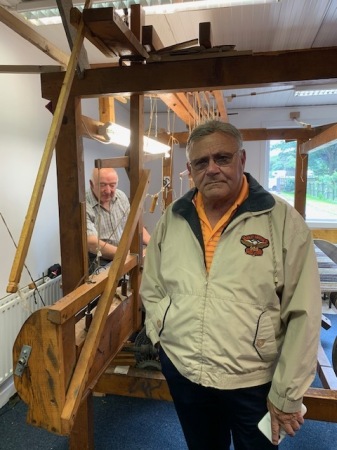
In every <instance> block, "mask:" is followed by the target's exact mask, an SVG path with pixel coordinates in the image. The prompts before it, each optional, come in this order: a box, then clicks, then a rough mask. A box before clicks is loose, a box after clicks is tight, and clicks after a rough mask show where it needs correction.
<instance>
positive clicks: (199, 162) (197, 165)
mask: <svg viewBox="0 0 337 450" xmlns="http://www.w3.org/2000/svg"><path fill="white" fill-rule="evenodd" d="M240 150H241V149H237V150H236V151H235V152H234V153H216V154H215V155H212V156H211V158H210V157H209V156H204V157H203V158H197V159H192V160H191V161H190V162H189V164H190V166H191V167H192V169H193V170H195V171H196V172H201V171H202V170H206V169H207V167H208V166H209V162H210V159H212V160H213V161H214V163H215V164H216V165H217V166H218V167H226V166H229V165H230V164H231V163H232V161H233V158H234V156H235V155H236V154H237V152H239V151H240Z"/></svg>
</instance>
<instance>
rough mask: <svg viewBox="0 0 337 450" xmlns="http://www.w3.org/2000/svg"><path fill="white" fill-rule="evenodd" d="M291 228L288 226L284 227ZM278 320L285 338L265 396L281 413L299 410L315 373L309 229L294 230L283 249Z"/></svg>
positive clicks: (315, 305)
mask: <svg viewBox="0 0 337 450" xmlns="http://www.w3.org/2000/svg"><path fill="white" fill-rule="evenodd" d="M288 226H290V227H291V226H292V224H288ZM283 258H284V259H283V265H284V288H283V293H282V298H281V321H282V326H283V327H284V328H285V337H284V341H283V345H282V349H281V353H280V356H279V359H278V362H277V365H276V369H275V373H274V376H273V380H272V386H271V390H270V393H269V399H270V401H271V402H272V403H273V404H274V405H275V406H276V407H277V408H279V409H280V410H282V411H284V412H289V413H290V412H296V411H299V410H300V409H301V403H302V399H303V396H304V394H305V392H306V391H307V389H308V388H309V387H310V385H311V383H312V381H313V379H314V377H315V373H316V367H317V352H318V344H319V340H320V328H321V314H322V300H321V291H320V280H319V272H318V267H317V258H316V255H315V250H314V244H313V241H312V238H311V233H310V230H309V229H307V227H306V225H305V224H304V223H303V225H301V226H300V227H299V226H298V223H297V227H296V231H295V232H294V233H292V239H291V240H289V242H288V244H287V245H286V248H285V249H284V257H283Z"/></svg>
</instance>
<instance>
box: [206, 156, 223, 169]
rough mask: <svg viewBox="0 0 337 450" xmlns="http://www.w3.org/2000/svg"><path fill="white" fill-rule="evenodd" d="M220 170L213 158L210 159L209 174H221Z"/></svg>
mask: <svg viewBox="0 0 337 450" xmlns="http://www.w3.org/2000/svg"><path fill="white" fill-rule="evenodd" d="M219 171H220V168H219V166H218V165H217V164H216V162H215V161H214V159H213V158H212V157H210V158H209V162H208V167H207V172H219Z"/></svg>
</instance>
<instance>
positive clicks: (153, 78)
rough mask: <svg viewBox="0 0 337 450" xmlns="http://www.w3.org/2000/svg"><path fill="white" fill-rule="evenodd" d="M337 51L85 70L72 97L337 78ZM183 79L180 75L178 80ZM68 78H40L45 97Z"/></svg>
mask: <svg viewBox="0 0 337 450" xmlns="http://www.w3.org/2000/svg"><path fill="white" fill-rule="evenodd" d="M335 61H337V47H329V48H314V49H306V50H292V51H285V52H272V53H270V52H268V53H259V54H252V55H241V56H239V55H238V56H222V57H213V56H209V57H208V58H207V61H205V60H189V59H188V58H186V59H185V60H184V61H175V62H165V63H151V64H135V65H132V66H130V67H126V66H123V67H107V68H98V69H95V70H92V69H89V70H87V71H86V76H85V78H84V79H83V80H78V79H74V82H73V85H72V89H71V93H70V94H71V95H72V96H81V97H97V96H100V95H110V94H113V93H132V92H137V93H143V94H145V93H155V92H158V91H159V92H182V91H195V90H199V91H202V90H219V89H226V88H248V87H253V86H261V87H262V86H263V87H265V86H272V85H274V86H275V85H278V86H280V85H285V84H288V85H289V84H293V83H295V82H301V81H305V82H306V84H308V83H309V82H310V81H313V80H315V81H314V82H317V81H319V80H322V81H323V80H324V82H325V83H326V82H327V81H328V80H334V81H336V79H337V70H336V64H335ZM177 74H179V76H177ZM63 78H64V76H63V75H62V74H57V73H50V74H42V75H41V83H42V96H43V97H44V98H47V99H51V98H53V97H55V96H58V93H59V91H60V89H61V86H62V83H63Z"/></svg>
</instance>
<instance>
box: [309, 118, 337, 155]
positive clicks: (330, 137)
mask: <svg viewBox="0 0 337 450" xmlns="http://www.w3.org/2000/svg"><path fill="white" fill-rule="evenodd" d="M336 143H337V125H333V126H331V127H330V128H328V129H327V130H324V131H323V132H322V133H320V134H318V135H317V136H315V137H313V138H312V139H311V140H310V141H307V142H304V143H303V144H302V145H301V146H300V152H301V154H302V155H305V154H308V153H309V152H310V151H314V150H320V149H321V148H322V147H326V146H327V145H332V144H336Z"/></svg>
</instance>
